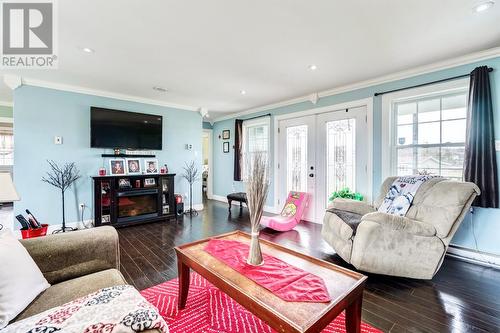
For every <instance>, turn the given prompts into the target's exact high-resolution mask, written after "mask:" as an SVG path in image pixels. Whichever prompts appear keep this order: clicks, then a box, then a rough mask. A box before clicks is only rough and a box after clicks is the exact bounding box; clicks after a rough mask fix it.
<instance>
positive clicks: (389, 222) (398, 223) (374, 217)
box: [361, 212, 436, 237]
mask: <svg viewBox="0 0 500 333" xmlns="http://www.w3.org/2000/svg"><path fill="white" fill-rule="evenodd" d="M363 221H372V222H376V223H378V224H380V225H381V226H382V227H384V228H389V229H392V230H398V231H404V232H406V233H410V234H414V235H418V236H427V237H431V236H435V235H436V228H434V226H432V225H430V224H427V223H424V222H420V221H417V220H412V219H410V218H407V217H402V216H397V215H392V214H386V213H381V212H373V213H369V214H366V215H365V216H363V217H362V218H361V222H363Z"/></svg>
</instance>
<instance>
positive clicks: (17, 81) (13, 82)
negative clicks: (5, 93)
mask: <svg viewBox="0 0 500 333" xmlns="http://www.w3.org/2000/svg"><path fill="white" fill-rule="evenodd" d="M3 80H4V82H5V84H6V85H7V87H9V88H10V89H11V90H15V89H16V88H19V87H20V86H21V85H22V84H23V80H22V78H21V77H20V76H18V75H12V74H5V75H4V76H3Z"/></svg>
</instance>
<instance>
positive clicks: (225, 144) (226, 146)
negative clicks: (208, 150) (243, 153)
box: [222, 142, 229, 153]
mask: <svg viewBox="0 0 500 333" xmlns="http://www.w3.org/2000/svg"><path fill="white" fill-rule="evenodd" d="M222 152H223V153H229V142H223V143H222Z"/></svg>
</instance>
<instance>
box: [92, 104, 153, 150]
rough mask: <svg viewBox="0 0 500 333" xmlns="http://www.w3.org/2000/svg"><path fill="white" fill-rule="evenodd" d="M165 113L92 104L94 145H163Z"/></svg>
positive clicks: (132, 146)
mask: <svg viewBox="0 0 500 333" xmlns="http://www.w3.org/2000/svg"><path fill="white" fill-rule="evenodd" d="M162 123H163V118H162V116H156V115H151V114H143V113H136V112H126V111H119V110H111V109H104V108H98V107H91V108H90V147H92V148H129V149H152V150H161V149H162Z"/></svg>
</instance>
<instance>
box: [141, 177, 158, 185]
mask: <svg viewBox="0 0 500 333" xmlns="http://www.w3.org/2000/svg"><path fill="white" fill-rule="evenodd" d="M152 186H156V181H155V179H154V178H144V187H152Z"/></svg>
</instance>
